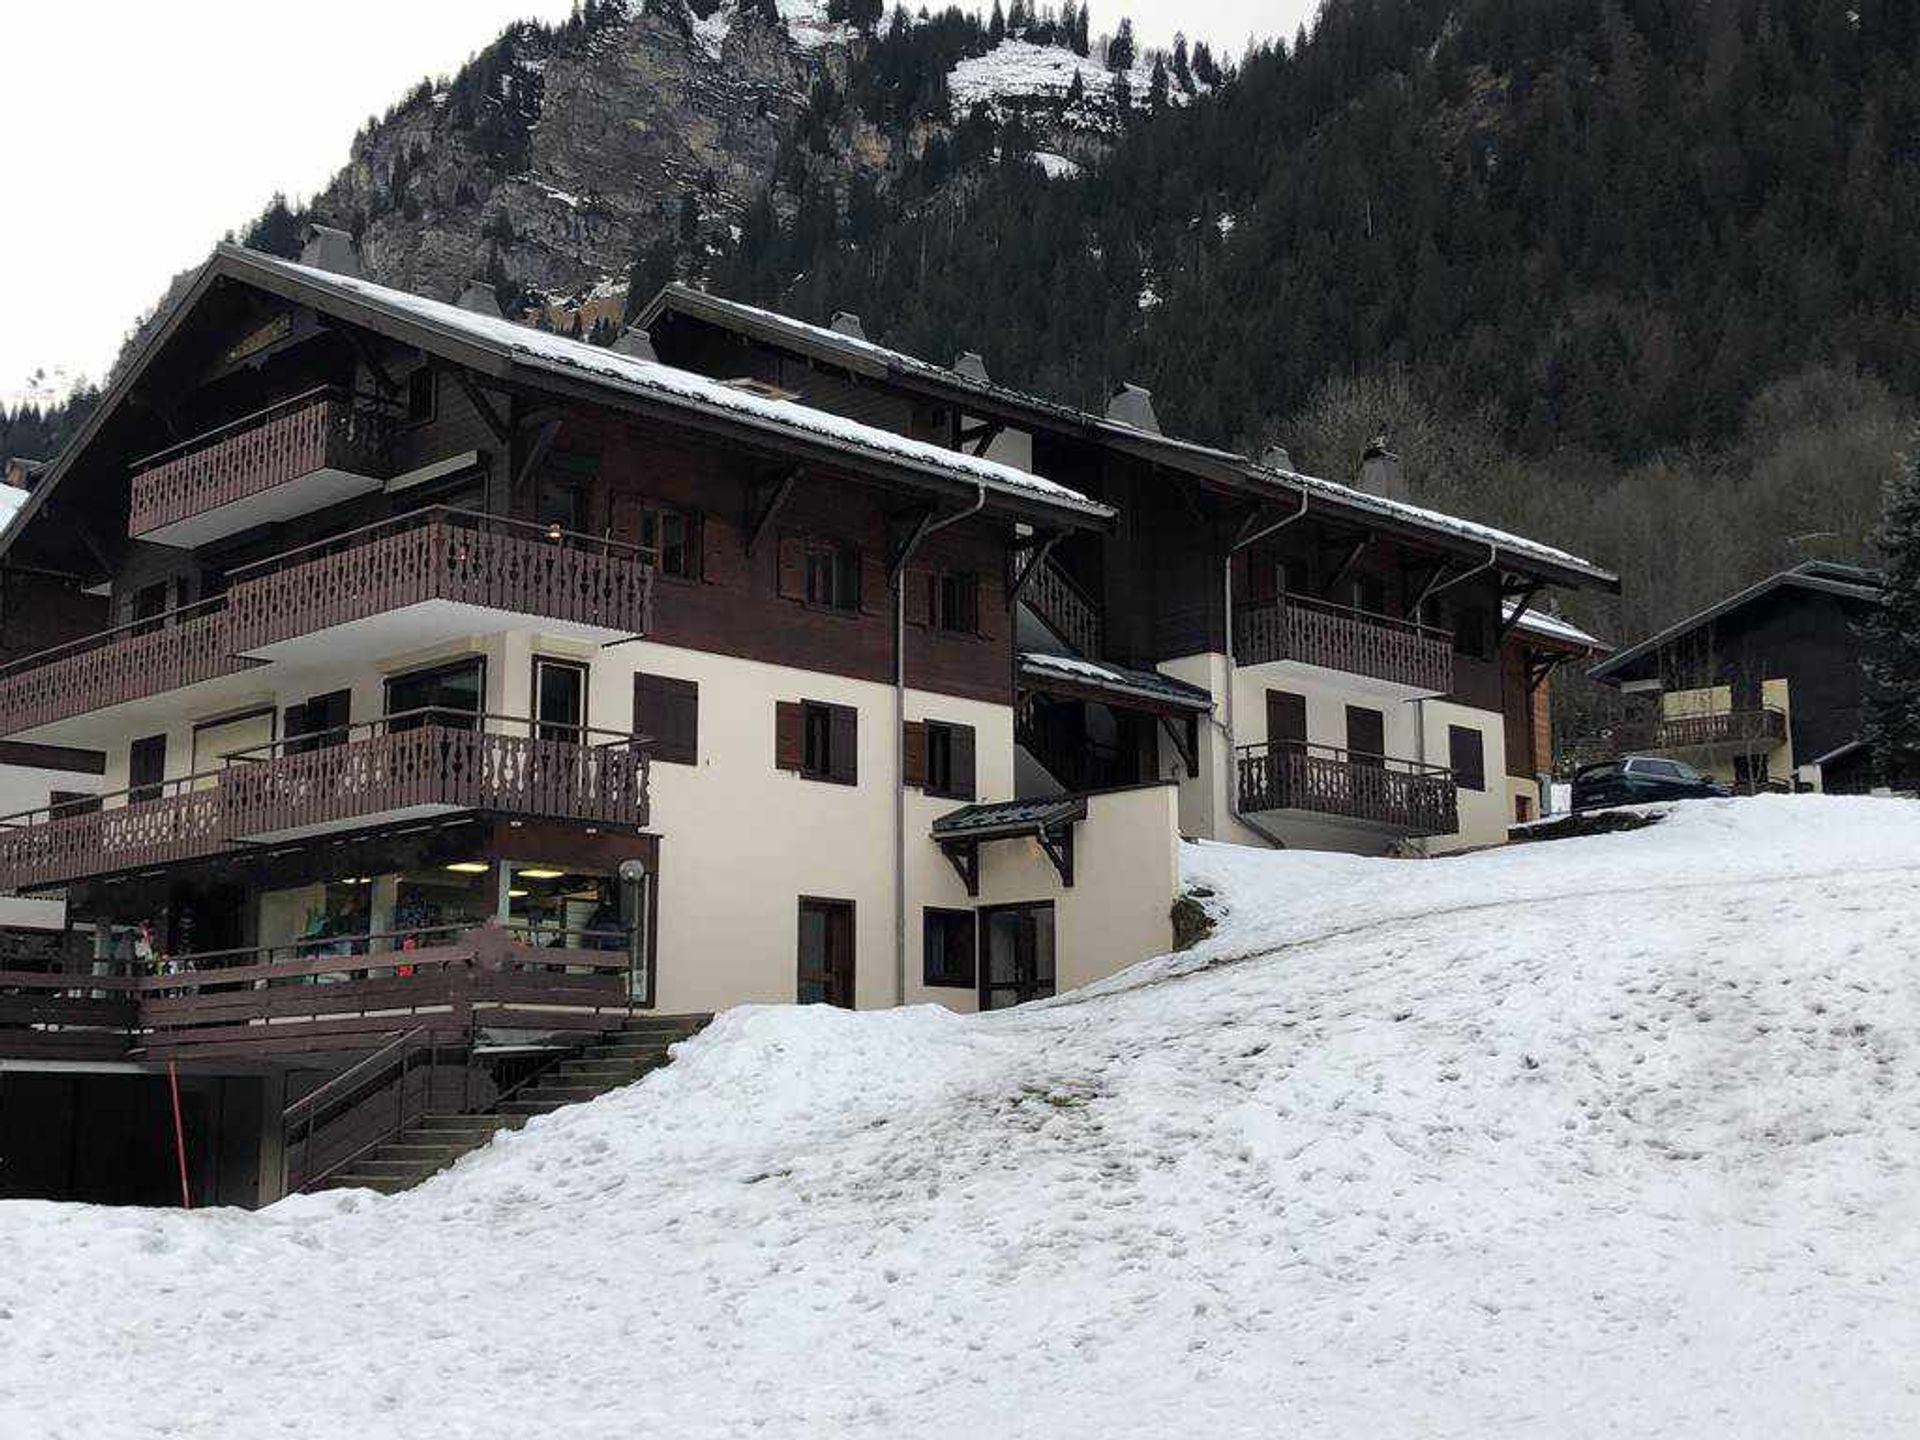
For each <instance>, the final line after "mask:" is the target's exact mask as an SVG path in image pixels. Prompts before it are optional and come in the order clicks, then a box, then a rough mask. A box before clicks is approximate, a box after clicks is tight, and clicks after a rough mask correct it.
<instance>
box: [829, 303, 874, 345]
mask: <svg viewBox="0 0 1920 1440" xmlns="http://www.w3.org/2000/svg"><path fill="white" fill-rule="evenodd" d="M831 328H832V329H834V330H837V331H839V332H840V333H841V334H842V335H851V336H852V337H853V338H854V339H855V340H864V339H866V338H867V327H866V326H864V325H862V324H861V323H860V317H859V316H858V315H856V314H854V313H853V311H851V310H836V311H834V312H833V324H832V326H831Z"/></svg>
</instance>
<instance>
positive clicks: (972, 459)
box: [245, 252, 1113, 515]
mask: <svg viewBox="0 0 1920 1440" xmlns="http://www.w3.org/2000/svg"><path fill="white" fill-rule="evenodd" d="M245 259H246V260H247V261H248V262H250V263H253V264H258V265H264V266H268V267H270V268H273V269H278V270H284V271H286V272H288V273H290V274H294V275H298V276H299V277H300V279H302V280H303V281H306V282H308V283H310V284H313V285H316V286H319V287H322V288H324V289H328V290H333V291H336V292H338V293H340V294H343V295H347V296H351V297H352V298H354V299H357V300H361V301H365V302H367V303H370V304H375V305H379V306H382V307H384V308H386V309H388V310H391V311H397V312H400V313H403V314H406V315H410V316H412V317H413V318H415V319H418V320H420V321H423V322H425V323H428V324H431V325H435V326H438V327H441V328H444V329H450V330H455V331H459V332H462V333H464V334H468V335H471V336H473V337H474V338H475V339H477V340H480V341H482V342H484V343H486V344H489V345H495V346H499V347H501V348H502V349H504V350H506V351H508V352H509V353H510V354H511V355H512V356H513V357H514V358H515V359H516V360H518V361H519V362H521V363H523V364H527V365H532V366H535V367H537V368H540V369H546V370H551V371H556V372H575V373H583V374H587V375H591V376H593V377H595V378H596V379H598V380H602V381H605V382H607V383H608V384H611V385H614V386H617V387H620V388H623V389H626V390H629V391H631V392H634V393H638V394H646V395H653V396H657V397H662V398H668V399H676V400H683V401H687V402H690V403H692V404H694V405H697V406H702V407H706V408H710V409H717V410H725V411H729V412H732V413H733V414H735V415H738V416H740V417H742V418H745V419H749V420H756V421H759V422H761V423H763V424H767V425H771V426H773V427H775V428H777V429H781V430H786V431H794V432H804V433H806V434H808V435H810V436H812V437H814V438H816V439H823V440H830V441H833V442H834V443H836V444H840V445H845V446H847V447H848V448H850V449H854V450H858V451H863V452H865V453H867V454H869V455H872V456H874V457H876V458H884V459H894V460H904V461H907V462H910V463H911V464H913V465H915V466H917V467H919V468H921V469H932V470H940V471H943V472H945V473H947V474H949V475H954V476H959V477H961V478H963V479H966V480H969V481H984V482H985V483H986V485H987V486H988V488H990V489H994V490H999V491H1002V492H1009V491H1010V492H1017V493H1020V494H1023V495H1026V496H1029V497H1032V498H1035V499H1039V500H1043V501H1046V502H1049V503H1052V504H1056V505H1061V506H1064V507H1067V508H1070V509H1074V510H1078V511H1080V512H1082V513H1085V514H1090V515H1110V514H1112V513H1113V512H1112V511H1111V510H1110V509H1109V508H1108V507H1107V506H1105V505H1102V504H1100V503H1099V502H1098V501H1094V500H1090V499H1088V498H1087V497H1086V496H1085V495H1082V494H1081V493H1080V492H1079V491H1077V490H1070V489H1068V488H1067V487H1066V486H1064V485H1057V484H1055V483H1054V482H1053V481H1051V480H1048V479H1046V478H1044V477H1043V476H1039V475H1034V474H1031V473H1030V472H1028V471H1025V470H1017V469H1015V468H1014V467H1013V466H1011V465H1002V464H1000V463H999V462H998V461H994V460H985V459H981V458H979V457H977V456H973V455H968V454H965V453H964V452H962V451H958V450H949V449H946V448H944V447H943V446H939V445H930V444H928V443H926V442H925V441H921V440H914V439H912V438H910V437H908V436H905V435H898V434H895V433H894V432H893V431H891V430H882V429H879V428H877V427H876V426H872V425H863V424H861V423H860V422H859V421H857V420H848V419H845V418H843V417H842V416H839V415H831V414H828V413H827V412H826V411H824V410H816V409H814V408H813V407H811V406H808V405H800V404H796V403H794V402H793V401H790V400H771V399H768V398H767V397H765V396H762V395H755V394H752V393H750V392H748V391H745V390H738V389H735V388H734V387H732V386H729V385H724V384H722V383H720V382H719V381H717V380H709V379H708V378H707V377H706V376H704V375H695V374H693V373H692V372H690V371H686V370H680V369H676V368H674V367H673V366H671V365H662V364H660V363H659V362H657V361H652V360H642V359H639V358H638V357H636V356H632V355H623V354H621V353H620V352H619V351H617V350H609V349H606V348H604V347H602V346H598V345H589V344H587V343H586V342H585V341H582V340H573V339H569V338H568V337H566V336H564V335H556V334H552V333H550V332H547V331H543V330H535V329H533V328H532V327H531V326H527V325H517V324H515V323H514V322H513V321H511V320H507V319H504V318H502V317H499V316H493V315H482V314H479V313H477V312H475V311H471V310H462V309H461V308H460V307H459V306H457V305H449V304H446V303H445V302H444V301H440V300H428V299H425V298H423V297H422V296H419V295H409V294H407V293H406V292H405V291H403V290H392V289H389V288H388V287H386V286H384V285H375V284H374V283H372V282H371V281H368V280H361V279H357V278H355V277H352V276H347V275H336V274H334V273H332V272H331V271H326V270H315V269H312V268H310V267H308V266H305V265H296V264H294V263H293V262H291V261H287V260H276V259H273V258H271V257H269V256H264V255H257V254H254V253H252V252H246V254H245Z"/></svg>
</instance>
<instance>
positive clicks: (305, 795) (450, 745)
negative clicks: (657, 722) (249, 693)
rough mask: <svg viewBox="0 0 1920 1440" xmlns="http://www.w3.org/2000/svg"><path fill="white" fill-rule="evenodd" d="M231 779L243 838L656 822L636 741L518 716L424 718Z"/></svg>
mask: <svg viewBox="0 0 1920 1440" xmlns="http://www.w3.org/2000/svg"><path fill="white" fill-rule="evenodd" d="M233 759H234V763H233V764H232V765H231V766H229V768H228V769H226V770H225V771H224V772H222V777H221V785H222V789H223V790H225V792H226V796H227V800H226V816H227V825H228V827H229V830H230V832H231V833H232V834H233V835H234V836H236V837H248V836H259V835H278V834H285V833H288V832H297V831H312V830H316V829H326V828H335V827H338V826H340V825H343V824H346V823H351V822H356V821H361V820H366V819H370V818H373V817H378V816H380V815H383V814H390V813H393V812H399V811H410V810H421V809H426V810H492V811H499V812H502V813H505V814H512V815H525V816H530V817H538V818H540V819H544V820H579V821H585V822H588V823H590V824H604V825H621V826H634V827H638V826H641V825H644V824H646V823H647V759H646V754H645V751H644V750H643V749H642V748H641V744H640V742H638V741H637V740H635V739H634V737H632V736H631V735H627V734H621V733H617V732H612V731H589V730H586V729H584V728H583V727H578V726H564V727H562V726H550V725H545V726H543V725H540V724H538V723H537V722H533V721H529V720H526V719H523V718H519V717H514V716H502V715H469V714H466V713H464V712H459V711H446V710H423V711H412V712H407V713H404V714H400V715H392V716H388V717H386V718H385V719H382V720H379V721H375V722H373V723H372V724H370V725H357V726H351V727H348V728H346V729H342V730H333V731H325V732H321V733H319V734H314V735H303V736H296V737H294V738H293V739H290V740H282V741H280V742H278V743H277V744H275V745H272V746H265V747H262V748H261V749H259V750H254V751H242V752H240V753H239V754H238V755H236V756H235V757H233Z"/></svg>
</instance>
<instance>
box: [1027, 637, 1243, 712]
mask: <svg viewBox="0 0 1920 1440" xmlns="http://www.w3.org/2000/svg"><path fill="white" fill-rule="evenodd" d="M1020 664H1021V666H1022V668H1025V669H1032V670H1051V671H1053V672H1054V673H1055V674H1058V675H1064V676H1070V677H1075V678H1079V677H1085V678H1087V679H1089V680H1098V681H1100V682H1102V683H1103V684H1107V685H1115V686H1119V687H1120V688H1122V689H1127V690H1150V691H1153V692H1155V693H1158V694H1165V695H1173V696H1177V697H1179V698H1181V699H1191V700H1194V701H1208V702H1210V701H1211V699H1212V697H1211V696H1210V695H1208V693H1207V692H1206V691H1204V690H1202V689H1200V688H1199V687H1198V686H1195V685H1190V684H1188V683H1187V682H1186V681H1184V680H1177V679H1175V678H1174V677H1173V676H1171V675H1162V674H1160V673H1159V672H1158V671H1155V670H1129V669H1127V668H1126V667H1124V666H1121V665H1103V664H1101V663H1100V662H1099V661H1097V660H1083V659H1081V658H1080V657H1079V656H1078V655H1056V654H1055V653H1054V652H1053V651H1051V650H1023V651H1021V652H1020Z"/></svg>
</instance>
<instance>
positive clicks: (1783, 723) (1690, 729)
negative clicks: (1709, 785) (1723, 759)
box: [1615, 705, 1787, 755]
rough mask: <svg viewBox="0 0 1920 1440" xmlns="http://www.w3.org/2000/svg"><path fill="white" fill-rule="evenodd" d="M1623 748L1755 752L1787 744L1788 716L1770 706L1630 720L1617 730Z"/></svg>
mask: <svg viewBox="0 0 1920 1440" xmlns="http://www.w3.org/2000/svg"><path fill="white" fill-rule="evenodd" d="M1615 741H1616V744H1617V746H1618V748H1619V749H1621V750H1623V751H1635V750H1637V751H1641V752H1647V751H1655V752H1661V753H1670V754H1676V755H1683V754H1686V753H1688V752H1690V751H1691V752H1700V751H1713V750H1727V751H1752V752H1754V753H1756V754H1758V753H1764V752H1765V751H1768V750H1772V749H1775V748H1776V747H1778V746H1781V745H1784V744H1786V743H1787V717H1786V713H1785V712H1784V711H1782V710H1777V709H1775V708H1773V707H1772V706H1770V705H1763V706H1760V707H1758V708H1749V709H1744V710H1710V711H1706V712H1703V713H1701V714H1698V715H1668V716H1650V717H1648V718H1646V719H1643V720H1637V721H1632V722H1629V723H1628V724H1626V725H1624V726H1622V727H1621V728H1620V730H1618V731H1617V732H1616V733H1615Z"/></svg>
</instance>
